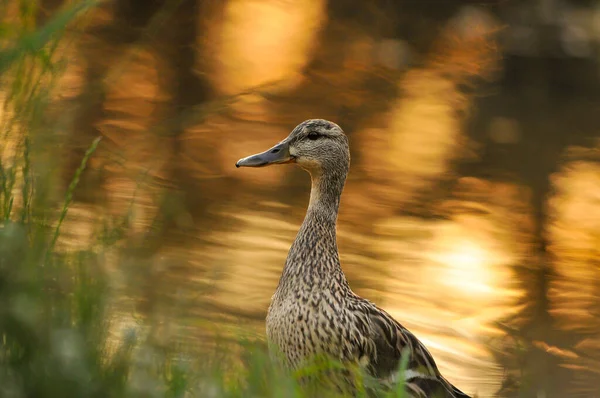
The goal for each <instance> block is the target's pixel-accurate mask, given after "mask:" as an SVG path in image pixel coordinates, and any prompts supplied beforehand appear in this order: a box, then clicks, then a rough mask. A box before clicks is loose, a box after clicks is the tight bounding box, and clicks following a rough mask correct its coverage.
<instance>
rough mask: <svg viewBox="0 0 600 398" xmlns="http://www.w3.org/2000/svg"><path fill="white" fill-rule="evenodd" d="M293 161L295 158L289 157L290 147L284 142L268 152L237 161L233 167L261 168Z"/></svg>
mask: <svg viewBox="0 0 600 398" xmlns="http://www.w3.org/2000/svg"><path fill="white" fill-rule="evenodd" d="M294 161H295V158H294V157H293V156H292V155H290V147H289V145H288V143H287V142H285V141H284V142H280V143H279V144H277V145H275V146H274V147H273V148H271V149H269V150H266V151H264V152H261V153H257V154H256V155H250V156H248V157H245V158H243V159H240V160H238V161H237V163H236V164H235V167H263V166H269V165H272V164H282V163H291V162H294Z"/></svg>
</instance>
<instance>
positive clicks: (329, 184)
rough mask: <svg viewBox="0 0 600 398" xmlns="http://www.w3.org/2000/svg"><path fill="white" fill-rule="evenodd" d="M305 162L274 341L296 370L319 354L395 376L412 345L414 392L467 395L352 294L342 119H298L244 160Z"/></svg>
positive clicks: (270, 320) (417, 345)
mask: <svg viewBox="0 0 600 398" xmlns="http://www.w3.org/2000/svg"><path fill="white" fill-rule="evenodd" d="M289 162H295V163H298V164H299V165H300V166H301V167H302V168H304V169H305V170H307V171H308V172H309V173H310V175H311V179H312V189H311V195H310V202H309V205H308V210H307V213H306V217H305V219H304V222H303V223H302V226H301V227H300V230H299V232H298V235H297V237H296V240H295V241H294V243H293V244H292V247H291V248H290V251H289V254H288V257H287V260H286V262H285V267H284V269H283V273H282V275H281V279H280V280H279V285H278V287H277V290H276V291H275V294H274V295H273V298H272V300H271V305H270V307H269V312H268V315H267V337H268V340H269V345H270V347H271V348H272V349H273V350H274V351H275V350H277V351H278V352H281V353H282V354H283V358H284V360H285V362H286V365H287V366H288V367H289V368H296V367H298V366H300V365H301V364H302V363H303V362H304V361H306V360H307V359H308V358H310V357H311V356H313V355H316V354H326V355H329V356H331V357H333V358H335V359H338V360H341V361H343V362H351V363H356V364H359V365H360V366H363V367H365V368H366V369H367V371H368V372H369V373H370V374H372V375H373V376H375V377H376V378H378V379H380V380H381V381H385V382H393V381H394V380H393V378H394V377H395V375H396V374H397V369H398V366H399V364H400V357H401V354H402V352H403V350H404V349H405V348H408V350H407V352H408V353H409V355H410V357H409V363H408V371H407V372H406V374H405V379H406V385H407V390H408V391H409V392H410V393H411V395H412V396H414V397H442V398H452V397H454V398H459V397H463V398H464V397H468V396H467V395H466V394H464V393H462V392H461V391H459V390H458V389H457V388H455V387H454V386H452V384H450V383H449V382H448V381H446V379H444V378H443V377H442V375H441V374H440V372H439V371H438V369H437V366H436V364H435V361H434V360H433V358H432V356H431V354H430V353H429V352H428V351H427V349H426V348H425V347H424V346H423V344H421V342H419V340H418V339H417V338H416V337H415V336H414V335H413V334H412V333H410V332H409V331H408V330H407V329H405V328H404V327H403V326H402V325H400V324H399V323H398V322H396V321H395V320H394V319H393V318H392V317H391V316H390V315H389V314H387V313H386V312H385V311H383V310H382V309H380V308H378V307H377V306H376V305H375V304H373V303H371V302H370V301H368V300H366V299H363V298H361V297H359V296H357V295H356V294H354V293H353V292H352V290H351V289H350V286H349V285H348V282H347V280H346V277H345V275H344V273H343V271H342V268H341V266H340V261H339V255H338V248H337V242H336V221H337V214H338V208H339V202H340V197H341V194H342V190H343V188H344V183H345V180H346V175H347V173H348V168H349V165H350V153H349V147H348V140H347V137H346V135H345V134H344V133H343V131H342V129H341V128H340V127H339V126H338V125H336V124H335V123H332V122H329V121H326V120H320V119H313V120H307V121H305V122H303V123H301V124H299V125H298V126H297V127H296V128H295V129H294V130H293V131H292V133H291V134H290V135H289V136H288V137H287V138H286V139H285V140H283V141H282V142H281V143H279V144H278V145H276V146H275V147H273V148H272V149H270V150H268V151H266V152H264V153H262V154H257V155H253V156H249V157H247V158H244V159H241V160H240V161H239V162H238V163H237V166H238V167H240V166H249V167H259V166H266V165H269V164H275V163H289Z"/></svg>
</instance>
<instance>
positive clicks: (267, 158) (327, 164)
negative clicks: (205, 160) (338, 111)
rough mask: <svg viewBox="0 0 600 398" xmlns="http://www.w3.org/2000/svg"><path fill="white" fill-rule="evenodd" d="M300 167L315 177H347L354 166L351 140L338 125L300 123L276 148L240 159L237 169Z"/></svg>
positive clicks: (317, 122) (319, 121)
mask: <svg viewBox="0 0 600 398" xmlns="http://www.w3.org/2000/svg"><path fill="white" fill-rule="evenodd" d="M283 163H297V164H298V165H299V166H300V167H302V168H303V169H305V170H307V171H308V172H309V173H310V174H311V175H312V176H319V175H322V174H324V173H333V174H338V173H340V174H343V175H344V177H345V175H346V173H347V171H348V167H349V164H350V150H349V147H348V138H347V137H346V135H345V134H344V132H343V131H342V129H341V128H340V126H338V125H337V124H335V123H333V122H330V121H327V120H323V119H310V120H306V121H304V122H302V123H300V124H299V125H298V126H296V127H295V128H294V130H292V132H291V133H290V135H288V136H287V138H285V139H284V140H283V141H281V142H280V143H278V144H277V145H275V146H274V147H272V148H270V149H268V150H266V151H264V152H261V153H257V154H255V155H251V156H248V157H245V158H243V159H240V160H238V161H237V163H236V164H235V166H236V167H264V166H270V165H273V164H283Z"/></svg>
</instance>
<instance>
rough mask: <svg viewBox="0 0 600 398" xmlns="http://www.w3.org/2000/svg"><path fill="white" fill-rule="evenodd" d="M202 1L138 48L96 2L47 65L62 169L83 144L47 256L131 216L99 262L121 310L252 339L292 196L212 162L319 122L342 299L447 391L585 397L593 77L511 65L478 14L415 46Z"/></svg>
mask: <svg viewBox="0 0 600 398" xmlns="http://www.w3.org/2000/svg"><path fill="white" fill-rule="evenodd" d="M188 3H190V4H194V3H193V2H188ZM208 3H209V2H207V3H206V4H204V3H198V4H199V5H197V6H193V5H190V4H188V5H183V6H182V8H180V9H177V10H176V11H174V12H173V13H172V14H171V12H172V11H170V10H171V9H169V8H168V7H166V10H162V11H159V13H158V14H157V15H162V16H163V18H164V20H162V19H160V18H159V21H164V22H162V25H161V23H158V22H156V20H150V21H149V22H148V23H152V24H155V25H152V27H154V28H153V29H150V28H145V29H141V30H138V25H139V24H141V23H140V22H139V21H138V20H137V19H136V18H141V19H143V17H142V16H139V15H137V14H136V16H135V18H134V17H132V16H131V15H130V14H128V13H127V12H125V11H123V10H122V9H120V8H118V7H116V6H115V5H116V4H119V3H109V5H108V6H106V7H104V8H103V9H100V10H98V11H95V12H94V13H92V14H91V15H90V20H89V26H87V27H86V28H83V29H84V34H83V35H82V36H81V37H79V36H78V35H75V36H76V38H77V40H76V44H75V45H74V46H72V47H69V48H65V50H64V51H65V52H67V53H68V54H69V61H70V62H69V63H68V64H67V69H66V72H65V75H64V78H63V79H62V81H61V84H60V85H59V88H58V96H57V98H56V103H57V107H58V108H59V109H60V107H64V108H63V109H70V110H72V114H74V115H75V118H74V120H73V121H72V123H73V126H74V128H73V129H72V132H71V133H69V134H67V135H66V138H67V139H68V140H69V144H68V145H67V148H69V150H71V149H72V151H70V152H69V154H68V158H69V159H71V158H72V159H73V162H74V163H73V164H77V163H78V161H79V159H80V157H79V155H80V153H81V149H82V148H84V147H85V145H87V144H88V143H89V142H90V141H91V139H92V138H93V137H95V136H97V135H99V134H100V135H103V136H104V137H105V140H104V141H103V144H102V147H101V148H100V150H99V153H98V155H97V156H96V157H95V158H94V159H93V160H92V163H91V167H92V169H93V170H96V171H97V172H94V171H92V172H90V173H88V175H87V177H85V178H84V183H83V186H82V188H81V189H80V193H79V197H78V198H76V199H77V200H76V203H75V205H74V207H73V208H72V210H71V212H70V215H69V219H68V220H67V224H66V225H68V227H65V230H67V231H69V235H68V236H65V239H64V241H63V244H70V245H72V246H70V247H73V246H77V245H85V244H86V242H87V241H88V240H89V239H91V234H92V233H91V232H90V230H89V227H88V224H90V223H93V220H95V217H96V215H97V214H100V213H102V212H103V211H108V212H109V213H111V214H113V215H124V214H127V213H130V214H131V218H132V230H131V231H130V233H129V235H128V236H127V237H126V240H125V241H126V243H125V244H123V245H122V248H123V249H122V252H120V254H119V255H118V256H115V258H116V259H118V260H114V261H108V263H109V266H110V267H111V270H112V271H113V275H114V285H115V286H118V287H119V288H120V289H122V291H125V292H127V296H128V297H135V299H134V300H133V302H134V305H133V307H132V308H133V310H134V311H136V312H141V313H146V314H148V313H152V314H153V316H155V317H157V318H158V319H160V320H161V322H162V323H161V324H162V325H163V327H164V329H165V331H164V334H165V335H167V336H169V335H172V334H173V333H174V334H177V333H178V332H177V330H179V329H174V330H171V329H169V328H174V327H173V326H170V325H173V324H176V323H177V321H181V323H182V324H185V325H186V328H190V329H191V330H193V332H192V333H191V335H195V336H196V337H197V338H198V339H200V340H201V339H202V336H204V335H205V334H204V333H209V334H210V333H212V332H208V330H210V331H214V330H215V329H216V330H217V331H221V332H227V331H228V330H232V329H235V328H236V327H240V326H241V327H242V328H244V329H246V330H247V331H253V332H254V333H256V335H257V336H259V337H261V338H262V337H264V331H263V330H264V317H265V314H266V310H267V307H268V304H269V300H270V298H271V295H272V293H273V292H274V290H275V287H276V285H277V281H278V278H279V275H280V273H281V270H282V267H283V263H284V260H285V257H286V254H287V250H288V248H289V246H290V244H291V242H292V241H293V239H294V236H295V233H296V231H297V229H298V227H299V225H300V223H301V222H302V219H303V216H304V211H305V209H306V205H307V202H308V195H309V178H308V176H307V175H306V174H304V173H303V172H302V171H301V170H298V169H297V168H295V167H294V166H291V165H284V166H275V167H270V168H264V169H236V168H235V167H234V164H235V161H236V160H237V159H239V158H241V157H244V156H247V155H249V154H252V153H256V152H259V151H262V150H265V149H267V148H269V147H270V146H272V145H273V144H275V143H276V142H278V141H279V140H281V139H283V138H284V137H285V136H287V134H288V133H289V131H291V129H292V128H293V127H294V126H295V125H296V124H297V123H299V122H301V121H302V120H304V119H306V118H313V117H319V118H327V119H331V120H333V121H335V122H337V123H338V124H340V125H341V126H342V128H344V129H345V130H346V132H347V133H348V135H349V137H350V141H351V154H352V166H351V171H350V176H349V179H348V181H347V184H346V188H345V191H344V195H343V198H342V205H341V211H340V216H339V224H338V239H339V249H340V253H341V261H342V265H343V269H344V271H345V273H346V275H347V277H348V279H349V281H350V284H351V286H352V287H353V289H354V290H355V291H356V292H357V293H358V294H360V295H362V296H364V297H367V298H369V299H370V300H372V301H374V302H375V303H376V304H378V305H379V306H381V307H382V308H384V309H385V310H386V311H388V312H389V313H391V314H392V315H393V316H394V317H395V318H396V319H397V320H398V321H400V322H401V323H402V324H403V325H404V326H406V327H407V328H409V329H410V330H411V331H413V332H414V333H415V334H416V335H417V336H418V337H419V338H420V339H421V340H422V341H423V342H424V343H425V345H426V346H427V347H428V348H429V349H430V351H431V352H432V354H433V355H434V357H435V358H436V361H437V362H438V365H439V367H440V368H441V370H442V373H444V374H445V375H446V376H447V377H448V378H449V379H450V380H451V381H452V382H454V383H455V384H456V385H458V386H460V387H461V389H463V390H465V391H478V393H479V396H481V397H487V396H492V395H493V394H495V393H496V392H497V391H499V390H502V391H504V393H505V394H506V395H507V396H514V392H511V391H514V390H511V383H512V382H513V381H519V382H521V383H525V384H526V385H527V386H528V387H527V391H529V392H530V393H531V394H538V395H537V396H546V397H563V396H566V395H565V394H569V395H568V396H582V397H584V396H585V397H594V396H599V395H600V386H599V385H598V381H597V380H600V377H599V376H598V369H600V311H599V310H598V308H600V282H598V280H599V277H600V267H599V264H600V263H599V259H600V250H599V249H598V248H599V247H600V234H599V233H598V231H600V217H599V216H598V214H600V167H599V166H598V163H597V160H598V159H599V152H598V148H599V147H598V129H597V126H598V120H597V119H598V116H596V115H597V109H598V105H600V101H599V99H600V96H599V95H598V94H599V93H600V91H598V90H596V88H597V87H598V75H597V73H596V74H595V75H593V74H592V75H589V74H588V72H589V70H590V65H589V64H592V65H595V66H596V68H597V67H598V64H597V62H596V61H594V60H589V61H586V60H581V59H578V60H575V61H570V60H569V59H565V58H561V59H544V58H539V57H538V58H526V57H525V58H523V57H511V54H510V53H509V52H508V50H506V48H504V49H502V48H501V47H497V46H496V43H497V42H496V39H498V36H495V35H494V34H492V33H493V32H496V31H497V29H498V27H499V26H501V25H502V23H503V20H502V19H495V18H496V17H494V16H493V14H492V12H490V11H493V12H495V11H497V9H495V8H493V9H491V10H489V9H486V8H460V7H458V6H456V7H455V8H454V9H453V11H452V12H449V13H448V17H447V18H446V19H444V18H441V19H440V18H436V19H434V20H429V21H428V20H427V19H426V17H425V15H427V14H419V13H416V12H415V11H414V10H413V11H410V10H409V11H407V12H409V13H410V12H413V13H414V14H412V18H414V19H415V20H420V21H422V23H423V24H424V25H426V26H429V25H427V24H431V25H432V26H434V27H435V28H436V29H435V31H436V32H437V37H435V38H433V39H432V42H433V44H434V45H433V46H432V47H431V48H428V49H427V48H425V47H423V46H422V43H420V41H421V40H425V38H426V35H424V34H422V35H418V33H415V34H417V37H416V38H415V39H414V42H411V40H410V39H409V38H408V39H407V38H403V37H401V35H393V34H391V33H390V32H391V31H390V28H389V27H388V26H387V25H386V24H392V25H393V22H394V21H396V22H397V19H396V18H399V17H398V15H397V14H393V15H386V9H385V8H383V7H384V6H373V8H370V7H366V6H365V10H363V11H362V12H363V13H364V14H363V15H362V17H361V16H360V15H361V11H360V7H359V8H358V9H357V11H356V15H354V14H352V13H350V14H352V16H347V17H344V18H343V17H342V14H343V13H341V11H340V10H337V9H336V7H335V6H333V5H330V7H329V8H328V6H327V4H326V2H324V1H322V0H310V1H308V0H307V1H304V2H289V1H264V2H260V1H250V0H237V1H229V2H223V3H222V5H216V4H212V5H211V4H208ZM332 3H335V2H332ZM131 7H133V6H131ZM378 7H379V8H378ZM386 7H388V8H389V9H392V8H394V7H393V5H387V6H386ZM389 9H388V11H389ZM423 12H425V11H423ZM328 13H331V14H328ZM134 14H135V13H134ZM153 15H154V14H153ZM190 16H192V17H195V18H190ZM177 18H179V19H177ZM336 18H337V19H336ZM371 19H372V20H375V21H383V22H382V23H381V24H373V23H369V21H370V20H371ZM407 19H410V18H407V17H406V16H405V15H404V16H403V17H402V18H401V19H400V20H402V21H406V20H407ZM132 20H133V21H134V22H135V23H133V22H131V21H132ZM194 20H197V21H200V22H201V23H199V24H198V26H197V27H196V28H195V30H194V29H192V28H190V26H192V25H193V23H192V22H193V21H194ZM124 21H125V22H124ZM127 21H129V23H131V24H132V26H128V24H127ZM398 23H399V22H398ZM136 24H138V25H136ZM141 25H142V26H146V25H145V24H141ZM407 26H413V25H411V24H407ZM415 29H416V28H415ZM140 31H141V32H146V33H145V34H143V35H140V34H139V32H140ZM115 32H121V34H122V35H124V33H123V32H126V33H127V35H125V36H119V35H116V36H115ZM416 32H418V31H416ZM508 32H511V30H510V27H509V28H508ZM429 34H430V35H431V34H432V33H429ZM125 37H127V38H129V39H132V38H133V39H132V40H129V39H128V40H125V39H124V38H125ZM500 39H501V37H500ZM500 39H498V40H500ZM500 42H501V40H500ZM132 43H136V44H132ZM503 51H504V52H503ZM582 75H584V76H586V77H587V78H586V79H583V78H582V77H581V76H582ZM481 78H485V79H481ZM582 79H583V80H584V82H583V84H582V83H581V81H582ZM594 79H595V80H594ZM98 87H101V90H100V91H101V92H100V93H99V92H98V90H99V89H98ZM240 93H241V94H242V95H239V94H240ZM207 104H208V105H207ZM98 170H103V171H102V172H99V171H98ZM71 172H72V167H71V166H69V164H68V162H67V164H66V165H65V180H68V179H69V178H70V175H71ZM86 181H87V183H86ZM123 270H127V271H128V272H121V271H123ZM132 270H133V271H134V272H129V271H132ZM124 275H127V277H126V278H125V277H124ZM132 275H133V276H132ZM169 330H170V332H169ZM169 333H171V334H169ZM524 374H525V375H526V376H523V375H524ZM511 394H513V395H511ZM539 394H541V395H539ZM528 396H529V395H528ZM532 396H533V395H532Z"/></svg>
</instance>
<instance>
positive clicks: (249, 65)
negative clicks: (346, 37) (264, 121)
mask: <svg viewBox="0 0 600 398" xmlns="http://www.w3.org/2000/svg"><path fill="white" fill-rule="evenodd" d="M324 8H325V1H324V0H302V1H281V0H269V1H260V0H233V1H228V2H227V4H226V5H225V10H224V15H223V20H222V21H220V23H219V24H215V25H214V26H212V28H211V30H212V32H211V33H209V37H211V39H212V40H209V41H206V42H205V43H204V45H206V46H208V48H209V49H208V52H209V53H212V54H213V55H214V59H213V61H212V62H213V63H214V64H213V67H212V68H213V75H214V83H215V84H216V85H217V86H218V88H219V89H220V90H221V92H222V93H224V94H237V93H239V92H240V91H244V90H246V89H248V88H250V87H255V86H259V85H262V84H265V83H270V82H275V81H277V82H284V84H285V85H286V86H288V88H289V87H290V84H293V83H295V82H298V78H299V77H300V75H299V72H300V70H301V68H302V67H303V66H304V65H305V64H306V63H307V62H308V60H309V55H310V51H311V49H312V48H313V47H314V45H315V42H316V41H315V39H316V35H317V33H318V28H319V27H320V26H321V24H322V23H323V22H324V21H325V18H326V15H327V14H326V13H324Z"/></svg>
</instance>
